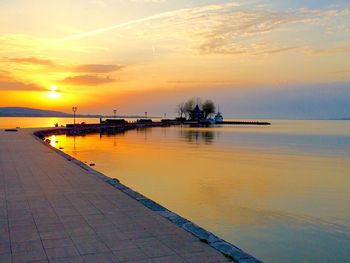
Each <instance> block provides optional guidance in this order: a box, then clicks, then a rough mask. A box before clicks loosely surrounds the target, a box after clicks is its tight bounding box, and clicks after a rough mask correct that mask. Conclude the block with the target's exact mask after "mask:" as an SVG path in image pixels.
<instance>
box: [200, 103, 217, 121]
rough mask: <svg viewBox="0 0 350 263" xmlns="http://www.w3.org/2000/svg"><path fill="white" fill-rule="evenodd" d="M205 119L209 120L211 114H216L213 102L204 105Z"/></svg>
mask: <svg viewBox="0 0 350 263" xmlns="http://www.w3.org/2000/svg"><path fill="white" fill-rule="evenodd" d="M202 108H203V112H204V117H205V118H207V117H208V116H209V115H210V114H212V113H215V110H216V109H215V104H214V102H213V101H211V100H206V101H205V102H204V103H203V105H202Z"/></svg>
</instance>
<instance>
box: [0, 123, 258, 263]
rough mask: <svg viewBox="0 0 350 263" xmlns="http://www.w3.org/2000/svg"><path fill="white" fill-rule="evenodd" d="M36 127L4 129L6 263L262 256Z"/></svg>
mask: <svg viewBox="0 0 350 263" xmlns="http://www.w3.org/2000/svg"><path fill="white" fill-rule="evenodd" d="M66 131H67V130H66V128H63V129H60V128H58V129H54V130H53V131H52V132H57V133H60V132H62V133H63V132H66ZM33 132H34V130H32V129H19V130H18V132H5V131H0V198H1V199H0V205H1V207H0V212H1V213H0V219H1V220H0V223H1V236H0V238H1V240H0V262H31V261H38V262H226V261H231V260H232V259H233V258H235V260H237V262H259V261H257V260H256V259H254V258H253V257H251V256H249V255H248V254H246V253H244V252H243V251H242V250H240V249H238V248H236V247H234V246H232V245H230V244H228V243H225V242H219V241H220V240H219V239H218V240H217V241H215V239H214V237H215V236H214V235H212V236H210V235H209V234H208V233H209V232H207V231H205V230H203V229H201V228H196V226H195V225H194V224H193V223H191V222H189V221H186V220H185V219H183V221H182V222H179V219H181V217H176V216H175V215H174V214H172V213H171V212H170V211H168V210H166V209H163V208H162V207H161V206H159V205H158V206H157V204H156V203H155V202H152V201H151V200H149V199H147V198H142V196H141V195H138V194H137V193H136V192H133V191H132V190H131V189H129V188H127V187H124V186H122V185H121V184H118V182H117V181H115V180H110V179H111V178H108V177H106V176H104V175H101V174H99V173H98V172H96V171H94V170H92V169H91V168H89V167H85V166H84V165H83V164H82V163H80V162H79V161H77V160H75V159H73V158H70V157H69V156H67V155H65V154H64V153H60V152H59V151H58V150H54V149H52V148H51V147H49V146H48V145H45V143H44V142H42V141H41V140H39V139H38V138H35V136H34V135H33ZM108 180H109V183H107V181H108ZM162 215H164V216H162ZM166 215H168V217H169V218H166ZM171 219H173V220H175V221H176V220H177V221H178V222H177V224H175V223H174V222H172V221H171ZM180 226H182V227H180ZM185 227H187V231H186V230H185V229H184V228H185ZM201 235H202V238H201V239H202V241H206V243H205V242H204V243H203V242H202V241H201V239H200V238H199V237H201ZM206 238H207V240H206ZM210 238H213V240H212V241H215V242H213V243H212V244H210ZM207 243H208V244H207ZM209 244H210V245H209ZM215 246H216V249H214V248H213V247H215ZM220 249H221V250H220ZM219 251H221V252H225V251H226V252H227V253H225V254H226V256H224V255H223V253H221V252H219ZM230 253H231V254H230ZM230 255H231V256H230ZM227 256H229V257H227Z"/></svg>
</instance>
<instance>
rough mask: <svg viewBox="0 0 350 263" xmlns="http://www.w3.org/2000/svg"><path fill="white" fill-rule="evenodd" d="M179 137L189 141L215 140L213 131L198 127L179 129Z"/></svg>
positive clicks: (209, 142) (205, 141)
mask: <svg viewBox="0 0 350 263" xmlns="http://www.w3.org/2000/svg"><path fill="white" fill-rule="evenodd" d="M179 134H180V137H181V138H184V139H186V141H188V142H190V143H193V142H195V143H201V142H204V143H206V144H211V143H213V142H214V140H215V132H214V131H210V130H200V129H180V131H179Z"/></svg>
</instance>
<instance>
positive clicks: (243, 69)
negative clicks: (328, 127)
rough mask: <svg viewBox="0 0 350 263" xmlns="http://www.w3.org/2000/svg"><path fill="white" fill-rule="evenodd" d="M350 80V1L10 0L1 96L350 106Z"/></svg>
mask: <svg viewBox="0 0 350 263" xmlns="http://www.w3.org/2000/svg"><path fill="white" fill-rule="evenodd" d="M349 84H350V2H349V1H328V0H321V1H311V0H307V1H301V0H293V1H292V0H279V1H277V0H276V1H266V0H264V1H254V0H252V1H250V0H247V1H218V0H214V1H209V0H205V1H204V0H192V1H185V0H176V1H175V0H174V1H173V0H59V1H58V0H57V1H56V0H52V1H46V0H36V1H31V0H1V2H0V98H1V99H0V107H5V106H23V107H33V108H40V109H50V110H60V111H65V112H70V111H71V109H72V106H76V107H77V108H78V113H95V114H112V113H113V109H117V113H118V114H138V115H140V114H143V113H144V112H145V111H147V112H148V114H149V115H163V113H167V114H168V116H173V115H175V114H176V113H175V108H176V105H177V104H178V103H180V102H182V101H184V100H186V99H188V98H191V97H201V98H203V99H212V100H214V102H215V103H216V104H217V105H220V109H221V110H222V111H223V113H224V117H225V116H226V117H230V118H235V117H237V118H342V117H350V85H349Z"/></svg>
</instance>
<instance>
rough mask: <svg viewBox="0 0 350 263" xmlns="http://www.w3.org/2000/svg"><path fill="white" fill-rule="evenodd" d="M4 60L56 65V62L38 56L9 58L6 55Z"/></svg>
mask: <svg viewBox="0 0 350 263" xmlns="http://www.w3.org/2000/svg"><path fill="white" fill-rule="evenodd" d="M3 61H6V62H13V63H20V64H34V65H43V66H54V65H55V63H54V62H53V61H51V60H48V59H41V58H37V57H16V58H8V57H4V58H3Z"/></svg>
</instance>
